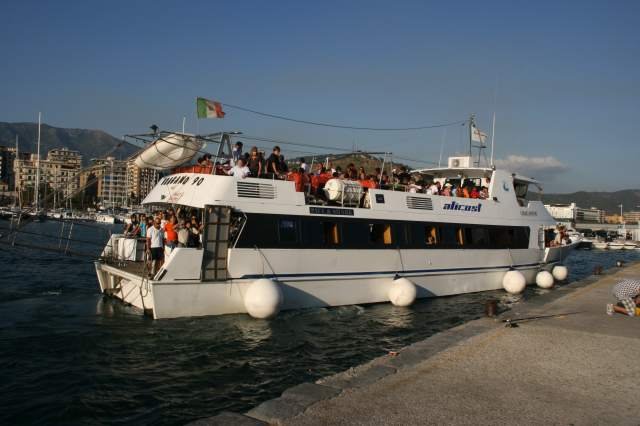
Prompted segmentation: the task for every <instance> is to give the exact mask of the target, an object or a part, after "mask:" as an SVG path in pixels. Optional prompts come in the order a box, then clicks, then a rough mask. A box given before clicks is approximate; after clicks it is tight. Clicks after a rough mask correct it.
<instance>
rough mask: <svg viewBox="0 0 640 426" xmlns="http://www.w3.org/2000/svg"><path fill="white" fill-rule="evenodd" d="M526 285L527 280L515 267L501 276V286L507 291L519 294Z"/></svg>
mask: <svg viewBox="0 0 640 426" xmlns="http://www.w3.org/2000/svg"><path fill="white" fill-rule="evenodd" d="M526 286H527V280H526V279H525V278H524V275H523V274H522V272H520V271H516V270H515V269H512V270H510V271H507V273H506V274H504V277H503V278H502V287H504V289H505V290H506V291H507V293H511V294H520V293H522V292H523V291H524V288H525V287H526Z"/></svg>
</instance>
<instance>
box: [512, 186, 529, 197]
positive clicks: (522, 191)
mask: <svg viewBox="0 0 640 426" xmlns="http://www.w3.org/2000/svg"><path fill="white" fill-rule="evenodd" d="M513 190H514V191H515V193H516V197H518V198H526V197H527V191H528V190H529V184H528V183H524V182H514V183H513Z"/></svg>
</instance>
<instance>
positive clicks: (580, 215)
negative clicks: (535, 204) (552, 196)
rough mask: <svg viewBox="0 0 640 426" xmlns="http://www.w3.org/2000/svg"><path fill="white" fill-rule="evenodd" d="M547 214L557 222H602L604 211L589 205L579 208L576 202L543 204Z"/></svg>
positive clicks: (603, 220)
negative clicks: (586, 207)
mask: <svg viewBox="0 0 640 426" xmlns="http://www.w3.org/2000/svg"><path fill="white" fill-rule="evenodd" d="M545 207H546V208H547V210H548V211H549V214H551V216H552V217H553V218H554V219H556V220H557V221H559V222H572V223H575V222H581V223H582V222H591V223H604V222H605V215H606V212H605V211H604V210H602V209H597V208H595V207H591V208H589V209H585V208H581V207H578V206H577V205H576V203H571V204H545Z"/></svg>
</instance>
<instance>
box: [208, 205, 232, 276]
mask: <svg viewBox="0 0 640 426" xmlns="http://www.w3.org/2000/svg"><path fill="white" fill-rule="evenodd" d="M204 211H205V213H204V231H203V235H202V246H203V249H204V253H203V256H202V273H201V277H202V280H203V281H218V280H226V279H227V277H228V273H227V249H228V248H229V231H230V228H231V208H230V207H222V206H206V207H205V209H204Z"/></svg>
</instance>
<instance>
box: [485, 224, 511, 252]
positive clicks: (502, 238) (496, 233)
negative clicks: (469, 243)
mask: <svg viewBox="0 0 640 426" xmlns="http://www.w3.org/2000/svg"><path fill="white" fill-rule="evenodd" d="M489 235H491V245H492V246H493V247H494V248H497V249H505V248H511V234H510V233H509V228H502V227H495V228H491V229H490V230H489Z"/></svg>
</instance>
